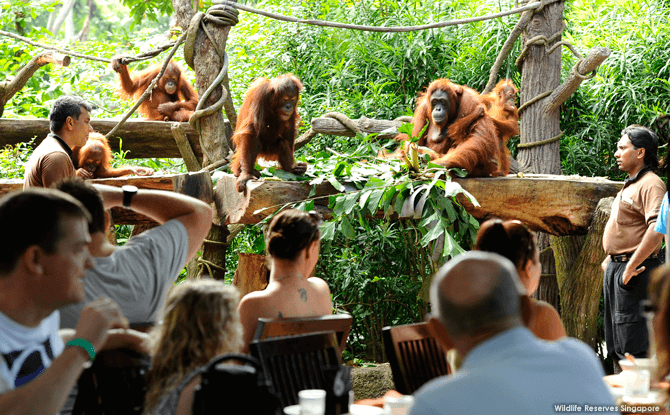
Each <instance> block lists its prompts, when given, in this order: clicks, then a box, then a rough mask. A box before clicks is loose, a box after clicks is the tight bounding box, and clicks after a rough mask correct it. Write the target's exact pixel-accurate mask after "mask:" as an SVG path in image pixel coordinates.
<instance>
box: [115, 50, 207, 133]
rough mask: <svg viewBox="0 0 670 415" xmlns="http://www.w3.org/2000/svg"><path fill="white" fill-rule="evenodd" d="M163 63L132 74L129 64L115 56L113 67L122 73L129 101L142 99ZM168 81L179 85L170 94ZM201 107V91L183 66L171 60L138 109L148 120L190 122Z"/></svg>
mask: <svg viewBox="0 0 670 415" xmlns="http://www.w3.org/2000/svg"><path fill="white" fill-rule="evenodd" d="M162 66H163V65H162V64H155V65H152V66H150V67H148V68H147V69H145V70H143V71H141V72H135V73H133V76H132V77H131V76H130V73H129V72H128V67H127V66H126V65H122V64H121V61H120V59H119V58H114V59H112V69H114V71H116V72H118V74H119V81H120V84H121V85H120V89H119V91H118V93H119V95H120V96H121V97H123V98H124V99H128V100H132V99H135V100H136V99H139V97H140V96H141V95H142V94H143V93H144V91H146V89H147V88H148V87H149V84H150V83H151V81H153V79H154V78H155V77H156V76H157V75H158V74H159V73H160V71H161V68H162ZM168 84H170V85H176V88H175V90H174V92H172V93H169V92H168V91H167V90H166V87H167V85H168ZM168 89H171V88H168ZM197 106H198V93H197V92H196V91H195V89H194V88H193V86H192V85H191V84H190V83H189V82H188V81H187V80H186V79H184V77H183V76H182V69H181V67H180V66H179V65H177V63H175V62H174V61H170V63H168V66H167V68H166V69H165V73H164V74H163V76H162V77H161V79H160V80H159V81H158V85H156V87H155V88H154V89H153V91H151V95H149V96H148V97H147V98H146V99H145V100H144V101H143V102H142V104H141V105H140V107H139V108H138V112H139V113H140V114H142V115H143V116H144V118H146V119H147V120H153V121H179V122H188V119H189V118H190V117H191V114H193V111H195V108H196V107H197Z"/></svg>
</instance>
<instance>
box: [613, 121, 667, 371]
mask: <svg viewBox="0 0 670 415" xmlns="http://www.w3.org/2000/svg"><path fill="white" fill-rule="evenodd" d="M657 152H658V137H657V136H656V134H655V133H654V132H653V131H651V130H650V129H648V128H646V127H642V126H639V125H631V126H629V127H626V128H625V129H624V130H623V131H621V139H620V140H619V142H618V143H617V151H616V153H614V157H615V158H616V161H617V165H618V166H619V170H622V171H625V172H626V173H628V177H627V178H626V180H625V181H624V185H623V189H621V191H620V192H619V193H618V194H617V196H616V198H615V199H614V203H612V214H611V216H610V218H609V220H608V221H607V225H606V226H605V232H604V234H603V249H604V251H605V254H607V257H606V258H605V260H604V261H603V263H602V268H603V270H604V272H605V278H604V281H603V292H604V296H605V321H604V323H605V324H604V325H605V341H606V343H607V354H608V356H612V357H613V359H614V362H615V363H614V368H615V372H618V371H619V367H618V364H617V363H616V362H618V361H619V360H620V359H624V358H625V356H624V354H625V353H626V352H628V353H630V354H632V355H633V356H635V357H645V356H646V355H647V351H648V349H649V336H648V332H647V326H646V322H645V320H644V316H643V315H642V314H641V313H640V301H641V300H643V299H646V298H647V282H648V280H649V275H650V273H651V271H652V270H653V269H654V268H656V267H657V266H659V265H660V264H661V262H660V258H659V257H658V251H659V249H660V246H661V239H662V238H663V235H662V234H660V233H657V232H654V226H655V224H656V217H657V216H658V212H659V208H660V206H661V201H662V200H663V195H664V194H665V185H664V184H663V181H661V179H660V178H659V177H658V176H657V175H656V174H655V173H654V170H656V169H657V168H658V156H657Z"/></svg>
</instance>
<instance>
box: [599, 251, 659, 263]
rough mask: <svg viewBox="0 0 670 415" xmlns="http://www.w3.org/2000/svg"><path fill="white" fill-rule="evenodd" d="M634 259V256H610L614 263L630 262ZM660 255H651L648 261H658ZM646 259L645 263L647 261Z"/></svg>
mask: <svg viewBox="0 0 670 415" xmlns="http://www.w3.org/2000/svg"><path fill="white" fill-rule="evenodd" d="M632 257H633V254H621V255H610V258H612V262H628V261H630V259H631V258H632ZM658 257H659V253H656V254H651V255H649V256H648V257H647V259H658ZM647 259H645V261H646V260H647Z"/></svg>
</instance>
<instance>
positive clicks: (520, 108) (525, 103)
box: [518, 89, 554, 114]
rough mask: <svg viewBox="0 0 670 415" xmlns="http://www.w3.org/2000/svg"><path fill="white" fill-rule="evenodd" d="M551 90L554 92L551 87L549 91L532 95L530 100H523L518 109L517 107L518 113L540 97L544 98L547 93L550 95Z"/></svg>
mask: <svg viewBox="0 0 670 415" xmlns="http://www.w3.org/2000/svg"><path fill="white" fill-rule="evenodd" d="M552 92H554V90H553V89H552V90H551V91H547V92H543V93H541V94H540V95H537V96H536V97H534V98H533V99H530V100H528V101H526V102H524V103H523V105H521V106H520V107H519V109H518V111H519V114H521V113H522V112H523V110H525V109H526V108H528V107H530V106H531V105H533V104H535V103H536V102H537V101H539V100H541V99H544V98H546V97H548V96H549V95H551V93H552Z"/></svg>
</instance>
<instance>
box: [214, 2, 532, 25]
mask: <svg viewBox="0 0 670 415" xmlns="http://www.w3.org/2000/svg"><path fill="white" fill-rule="evenodd" d="M213 3H214V4H229V5H232V6H233V7H235V8H236V9H239V10H244V11H246V12H250V13H255V14H259V15H262V16H265V17H269V18H272V19H276V20H283V21H285V22H291V23H301V24H308V25H313V26H325V27H335V28H340V29H351V30H362V31H366V32H384V33H399V32H415V31H419V30H427V29H436V28H440V27H446V26H456V25H460V24H465V23H474V22H479V21H482V20H492V19H497V18H499V17H504V16H509V15H511V14H519V13H523V12H524V11H526V10H532V9H538V8H540V7H542V6H543V5H544V1H542V2H539V1H538V2H534V3H530V4H527V5H525V6H522V7H516V8H514V9H510V10H507V11H504V12H499V13H493V14H489V15H486V16H478V17H470V18H467V19H455V20H449V21H446V22H437V23H429V24H425V25H419V26H394V27H379V26H365V25H357V24H349V23H339V22H329V21H325V20H313V19H298V18H296V17H292V16H284V15H281V14H276V13H270V12H266V11H265V10H258V9H254V8H253V7H249V6H246V5H244V4H239V3H230V2H228V1H225V0H223V1H222V0H214V2H213Z"/></svg>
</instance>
